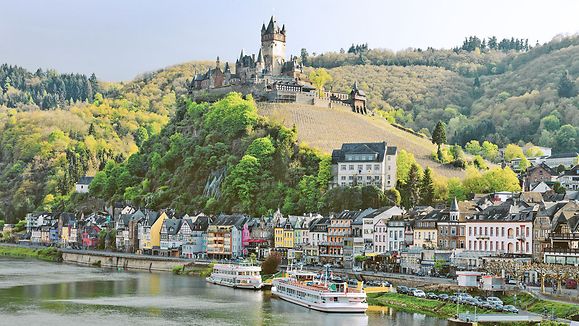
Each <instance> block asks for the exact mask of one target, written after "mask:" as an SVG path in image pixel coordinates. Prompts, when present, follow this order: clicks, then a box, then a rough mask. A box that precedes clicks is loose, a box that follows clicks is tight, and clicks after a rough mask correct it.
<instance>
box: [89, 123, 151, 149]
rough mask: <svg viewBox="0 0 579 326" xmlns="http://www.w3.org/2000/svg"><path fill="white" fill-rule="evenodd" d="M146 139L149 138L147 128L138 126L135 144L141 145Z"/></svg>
mask: <svg viewBox="0 0 579 326" xmlns="http://www.w3.org/2000/svg"><path fill="white" fill-rule="evenodd" d="M91 126H92V124H91ZM147 139H149V132H148V131H147V129H145V128H143V127H139V129H137V131H136V132H135V143H136V144H137V146H139V147H141V146H142V145H143V143H144V142H145V141H147Z"/></svg>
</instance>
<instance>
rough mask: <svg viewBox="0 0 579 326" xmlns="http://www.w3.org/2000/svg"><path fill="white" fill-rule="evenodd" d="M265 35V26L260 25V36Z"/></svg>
mask: <svg viewBox="0 0 579 326" xmlns="http://www.w3.org/2000/svg"><path fill="white" fill-rule="evenodd" d="M263 33H265V24H261V34H263Z"/></svg>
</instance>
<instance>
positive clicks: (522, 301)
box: [501, 293, 579, 320]
mask: <svg viewBox="0 0 579 326" xmlns="http://www.w3.org/2000/svg"><path fill="white" fill-rule="evenodd" d="M501 299H502V300H503V301H504V303H505V304H512V305H515V300H514V296H506V297H502V298H501ZM516 306H517V307H520V308H521V309H523V310H527V311H530V312H534V313H537V314H542V313H543V312H544V311H545V310H546V311H547V312H548V313H549V314H551V313H554V314H555V316H557V317H558V318H565V319H570V320H579V305H576V304H572V303H561V302H555V301H548V300H542V299H538V298H535V297H533V296H532V295H530V294H529V293H519V294H517V302H516Z"/></svg>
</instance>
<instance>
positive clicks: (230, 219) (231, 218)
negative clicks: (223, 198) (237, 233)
mask: <svg viewBox="0 0 579 326" xmlns="http://www.w3.org/2000/svg"><path fill="white" fill-rule="evenodd" d="M247 219H248V217H247V216H244V215H225V214H222V215H219V216H218V217H217V218H216V219H215V221H214V222H213V223H211V225H224V226H229V225H231V226H233V225H234V226H235V227H237V228H238V229H241V228H243V225H244V224H245V222H246V221H247Z"/></svg>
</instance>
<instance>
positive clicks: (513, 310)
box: [503, 305, 519, 314]
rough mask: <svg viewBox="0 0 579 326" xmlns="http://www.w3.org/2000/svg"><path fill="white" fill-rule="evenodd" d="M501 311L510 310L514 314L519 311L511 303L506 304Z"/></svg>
mask: <svg viewBox="0 0 579 326" xmlns="http://www.w3.org/2000/svg"><path fill="white" fill-rule="evenodd" d="M503 311H506V312H512V313H514V314H518V313H519V309H517V307H515V306H512V305H507V306H504V307H503Z"/></svg>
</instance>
